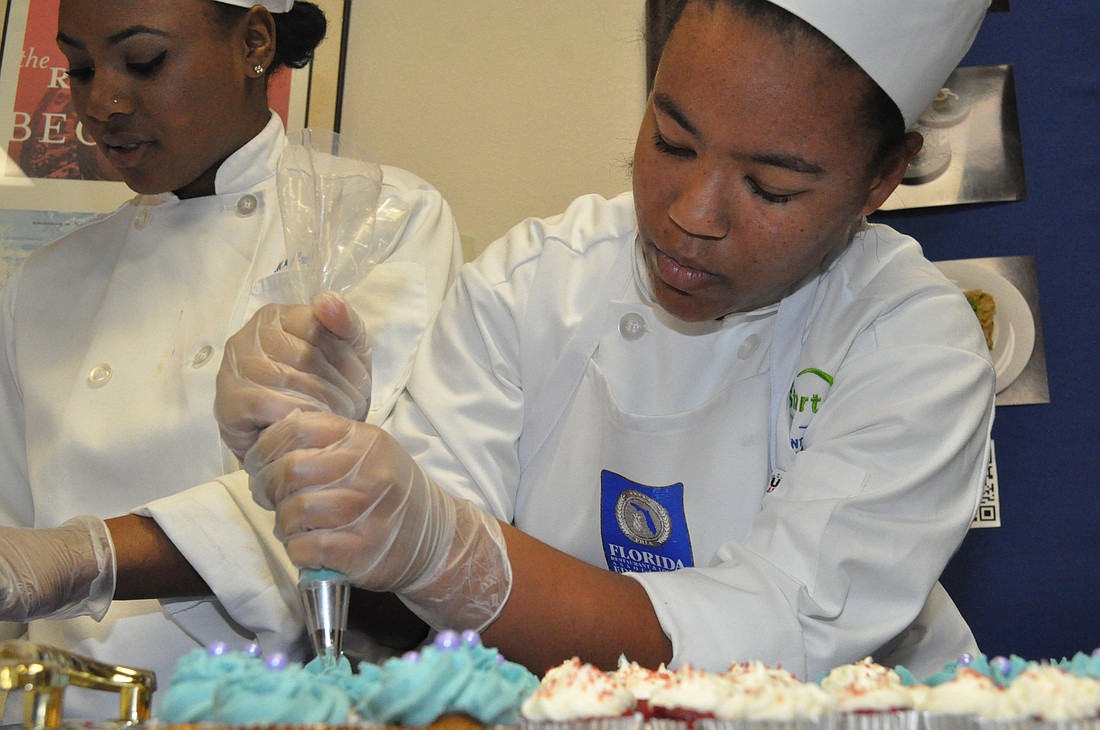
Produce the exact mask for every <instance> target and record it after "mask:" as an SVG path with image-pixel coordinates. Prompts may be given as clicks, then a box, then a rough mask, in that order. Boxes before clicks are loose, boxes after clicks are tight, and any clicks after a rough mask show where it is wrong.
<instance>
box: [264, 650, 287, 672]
mask: <svg viewBox="0 0 1100 730" xmlns="http://www.w3.org/2000/svg"><path fill="white" fill-rule="evenodd" d="M288 664H289V662H288V661H287V658H286V654H282V653H280V652H275V653H274V654H272V655H271V656H269V657H268V658H267V659H264V666H266V667H267V668H268V669H274V670H275V671H281V670H283V669H286V668H287V666H288Z"/></svg>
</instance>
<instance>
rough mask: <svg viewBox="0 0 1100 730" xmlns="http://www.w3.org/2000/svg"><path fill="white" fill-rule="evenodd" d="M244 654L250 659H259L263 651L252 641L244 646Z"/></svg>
mask: <svg viewBox="0 0 1100 730" xmlns="http://www.w3.org/2000/svg"><path fill="white" fill-rule="evenodd" d="M244 653H245V654H247V655H248V656H250V657H259V656H261V655H262V654H263V653H264V652H263V649H261V648H260V645H259V644H257V643H256V642H255V641H252V642H249V643H248V644H245V647H244Z"/></svg>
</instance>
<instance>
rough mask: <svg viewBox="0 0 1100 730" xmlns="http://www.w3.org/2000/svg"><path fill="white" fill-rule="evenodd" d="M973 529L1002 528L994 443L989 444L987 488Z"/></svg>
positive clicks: (986, 473)
mask: <svg viewBox="0 0 1100 730" xmlns="http://www.w3.org/2000/svg"><path fill="white" fill-rule="evenodd" d="M970 526H971V527H1000V526H1001V500H1000V497H999V495H998V494H997V457H996V455H995V453H994V450H993V443H992V442H990V444H989V463H988V464H986V466H985V488H984V489H982V501H981V502H979V503H978V513H977V514H975V515H974V521H973V522H971V523H970Z"/></svg>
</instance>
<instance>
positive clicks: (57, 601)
mask: <svg viewBox="0 0 1100 730" xmlns="http://www.w3.org/2000/svg"><path fill="white" fill-rule="evenodd" d="M114 594H115V549H114V545H113V544H112V543H111V534H110V532H109V531H108V529H107V525H106V523H105V522H104V521H103V520H101V519H99V518H98V517H91V516H83V517H74V518H73V519H71V520H69V521H68V522H65V523H63V524H62V525H61V526H60V527H43V528H33V527H0V620H3V621H16V622H24V621H30V620H31V619H39V618H50V619H64V618H76V617H77V616H91V617H92V618H94V619H95V620H96V621H99V620H100V619H102V618H103V615H104V614H105V613H107V609H108V607H110V605H111V599H112V598H113V597H114Z"/></svg>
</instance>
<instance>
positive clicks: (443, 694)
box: [356, 642, 538, 727]
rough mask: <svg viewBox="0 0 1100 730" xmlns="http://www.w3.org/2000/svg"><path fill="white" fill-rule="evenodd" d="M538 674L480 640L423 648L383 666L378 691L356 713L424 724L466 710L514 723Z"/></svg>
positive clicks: (488, 720)
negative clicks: (508, 659) (418, 652)
mask: <svg viewBox="0 0 1100 730" xmlns="http://www.w3.org/2000/svg"><path fill="white" fill-rule="evenodd" d="M537 687H538V678H537V677H535V675H533V674H531V673H530V672H529V671H527V669H525V668H524V667H522V666H520V665H518V664H514V663H512V662H508V661H505V660H504V658H503V657H501V656H500V654H499V653H498V652H497V651H496V650H495V649H488V648H486V647H484V646H482V645H480V644H468V643H463V644H461V645H458V646H448V647H441V646H439V642H437V645H436V646H429V647H427V648H425V649H424V650H423V651H422V652H421V653H420V654H418V655H411V656H410V655H407V656H405V657H402V658H401V659H396V658H395V659H390V660H388V661H386V662H385V663H384V664H383V665H382V666H381V676H380V679H379V682H378V685H377V687H376V688H375V691H374V692H372V693H370V694H369V695H367V696H364V698H363V700H362V701H361V702H359V703H357V704H356V711H357V712H358V714H359V715H360V716H361V717H362V718H364V719H366V720H368V721H371V722H377V723H380V724H383V725H404V726H411V727H422V726H425V725H428V724H430V723H431V722H433V721H434V720H436V719H437V718H438V717H440V716H441V715H448V714H462V715H468V716H470V717H472V718H474V719H475V720H477V721H478V722H480V723H482V724H484V725H499V724H503V725H508V724H511V725H514V724H516V723H517V722H518V720H519V706H520V705H521V704H522V702H523V700H524V699H525V698H526V697H527V696H529V695H530V694H531V693H532V692H534V691H535V689H536V688H537Z"/></svg>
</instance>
